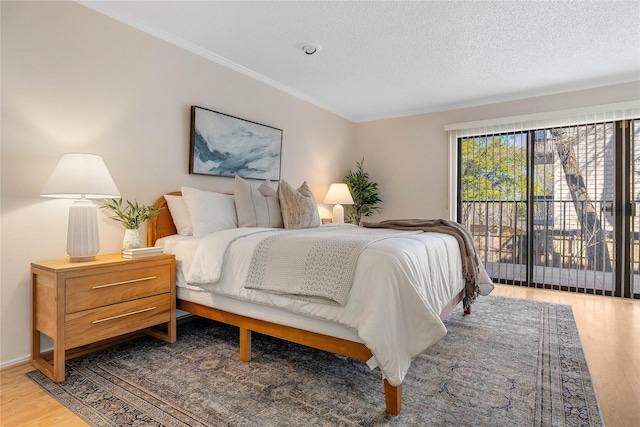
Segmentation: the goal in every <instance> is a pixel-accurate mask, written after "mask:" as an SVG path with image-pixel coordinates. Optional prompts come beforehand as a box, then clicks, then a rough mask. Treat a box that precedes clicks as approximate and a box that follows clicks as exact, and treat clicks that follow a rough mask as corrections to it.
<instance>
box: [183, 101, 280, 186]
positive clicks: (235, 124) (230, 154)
mask: <svg viewBox="0 0 640 427" xmlns="http://www.w3.org/2000/svg"><path fill="white" fill-rule="evenodd" d="M192 121H193V124H192V135H191V138H192V140H191V147H192V153H191V156H192V159H191V162H192V163H191V166H192V168H191V169H192V170H191V173H194V174H203V175H215V176H228V177H233V176H235V175H238V176H241V177H243V178H254V179H270V180H273V181H278V180H279V179H280V153H281V149H282V131H281V130H280V129H276V128H272V127H269V126H264V125H261V124H258V123H253V122H249V121H246V120H242V119H239V118H236V117H232V116H228V115H226V114H222V113H218V112H215V111H211V110H207V109H204V108H200V107H193V112H192Z"/></svg>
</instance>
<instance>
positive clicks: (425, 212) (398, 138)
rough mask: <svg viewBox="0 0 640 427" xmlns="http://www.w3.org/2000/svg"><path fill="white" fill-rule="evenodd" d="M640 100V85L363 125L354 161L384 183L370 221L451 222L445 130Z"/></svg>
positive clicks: (592, 90) (618, 86) (627, 84)
mask: <svg viewBox="0 0 640 427" xmlns="http://www.w3.org/2000/svg"><path fill="white" fill-rule="evenodd" d="M639 99H640V82H633V83H625V84H619V85H614V86H606V87H600V88H596V89H589V90H581V91H576V92H568V93H564V94H557V95H549V96H541V97H535V98H528V99H522V100H517V101H510V102H502V103H497V104H490V105H483V106H479V107H472V108H464V109H459V110H450V111H442V112H437V113H430V114H420V115H415V116H408V117H401V118H395V119H388V120H376V121H372V122H367V123H358V125H357V134H356V146H355V149H354V155H355V158H356V160H359V159H360V158H362V157H364V158H365V170H366V171H368V172H369V174H370V176H371V178H372V179H373V180H374V181H376V182H378V186H379V189H380V198H381V199H382V200H383V203H382V205H381V206H382V208H383V209H382V211H381V212H380V214H379V215H376V216H375V217H372V218H371V219H370V220H374V221H378V220H382V219H391V218H449V211H448V209H449V203H448V201H449V162H448V156H449V153H448V149H449V148H448V147H449V138H448V135H447V133H446V132H445V130H444V127H445V125H448V124H454V123H464V122H471V121H476V120H485V119H494V118H501V117H510V116H519V115H524V114H534V113H542V112H549V111H557V110H566V109H572V108H579V107H587V106H593V105H602V104H612V103H617V102H626V101H634V100H639Z"/></svg>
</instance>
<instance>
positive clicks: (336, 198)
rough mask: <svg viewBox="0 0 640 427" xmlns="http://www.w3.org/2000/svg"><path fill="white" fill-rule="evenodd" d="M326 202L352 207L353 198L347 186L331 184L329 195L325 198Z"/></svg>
mask: <svg viewBox="0 0 640 427" xmlns="http://www.w3.org/2000/svg"><path fill="white" fill-rule="evenodd" d="M324 202H325V203H327V204H331V205H339V204H343V205H352V204H353V197H351V192H350V191H349V187H348V186H347V184H343V183H338V184H331V186H330V187H329V191H328V192H327V195H326V196H325V197H324Z"/></svg>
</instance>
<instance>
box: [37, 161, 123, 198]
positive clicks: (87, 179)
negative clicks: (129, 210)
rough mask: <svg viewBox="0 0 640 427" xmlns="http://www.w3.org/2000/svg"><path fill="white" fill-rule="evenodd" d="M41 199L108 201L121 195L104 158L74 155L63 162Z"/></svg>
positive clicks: (57, 168)
mask: <svg viewBox="0 0 640 427" xmlns="http://www.w3.org/2000/svg"><path fill="white" fill-rule="evenodd" d="M40 195H41V196H42V197H54V198H59V199H81V198H86V199H107V198H110V197H120V191H118V187H117V186H116V183H115V182H114V181H113V178H111V174H110V173H109V169H107V165H106V164H105V163H104V160H102V157H100V156H97V155H95V154H79V153H71V154H64V155H63V156H62V157H61V158H60V160H59V161H58V164H57V165H56V168H55V169H54V170H53V173H52V174H51V177H50V178H49V181H47V184H46V185H45V186H44V188H43V189H42V192H41V193H40Z"/></svg>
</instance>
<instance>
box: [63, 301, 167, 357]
mask: <svg viewBox="0 0 640 427" xmlns="http://www.w3.org/2000/svg"><path fill="white" fill-rule="evenodd" d="M170 319H171V298H170V295H169V294H164V295H156V296H152V297H148V298H141V299H137V300H133V301H127V302H123V303H120V304H113V305H109V306H105V307H101V308H96V309H93V310H85V311H81V312H76V313H72V314H69V315H67V318H66V324H65V334H66V339H65V349H70V348H74V347H78V346H81V345H85V344H89V343H92V342H95V341H98V340H103V339H107V338H111V337H115V336H118V335H123V334H126V333H129V332H133V331H137V330H140V329H144V328H147V327H149V326H153V325H157V324H158V323H163V322H168V321H169V320H170Z"/></svg>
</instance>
